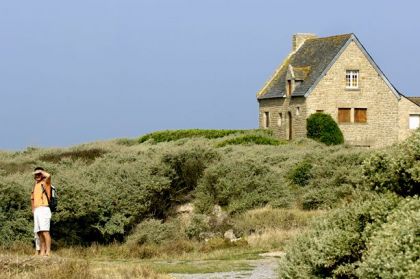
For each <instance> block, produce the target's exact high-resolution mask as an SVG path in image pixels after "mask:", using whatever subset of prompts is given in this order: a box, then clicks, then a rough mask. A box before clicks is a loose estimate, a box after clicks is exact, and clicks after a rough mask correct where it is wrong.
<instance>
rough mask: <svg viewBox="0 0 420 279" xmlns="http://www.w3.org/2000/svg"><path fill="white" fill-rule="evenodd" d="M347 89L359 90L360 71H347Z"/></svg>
mask: <svg viewBox="0 0 420 279" xmlns="http://www.w3.org/2000/svg"><path fill="white" fill-rule="evenodd" d="M346 88H347V89H358V88H359V70H347V71H346Z"/></svg>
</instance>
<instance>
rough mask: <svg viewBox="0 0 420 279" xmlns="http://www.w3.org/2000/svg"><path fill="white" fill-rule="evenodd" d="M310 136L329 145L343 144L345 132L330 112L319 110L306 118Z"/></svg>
mask: <svg viewBox="0 0 420 279" xmlns="http://www.w3.org/2000/svg"><path fill="white" fill-rule="evenodd" d="M306 130H307V136H308V138H311V139H314V140H316V141H319V142H322V143H325V144H327V145H334V144H342V143H343V142H344V137H343V133H342V132H341V130H340V127H338V125H337V123H336V122H335V121H334V119H333V118H332V117H331V115H329V114H325V113H322V112H317V113H314V114H312V115H311V116H309V117H308V119H306Z"/></svg>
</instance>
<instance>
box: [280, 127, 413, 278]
mask: <svg viewBox="0 0 420 279" xmlns="http://www.w3.org/2000/svg"><path fill="white" fill-rule="evenodd" d="M419 143H420V132H416V133H415V134H414V136H412V137H411V138H409V139H408V140H407V141H405V142H404V143H402V144H400V145H397V146H394V147H391V148H388V149H386V150H382V151H377V152H374V153H373V154H372V155H370V156H368V158H366V159H365V160H364V161H363V163H362V170H363V172H362V174H361V178H362V181H359V182H358V183H357V185H358V188H359V189H363V187H365V188H366V189H367V190H366V191H363V192H360V195H359V196H358V198H357V199H356V200H355V201H354V202H352V203H350V204H349V205H348V206H345V207H340V208H337V209H334V210H332V211H330V212H329V213H328V214H327V216H324V217H323V218H320V219H319V220H317V221H316V222H314V226H313V228H312V229H311V230H310V231H308V232H307V233H305V234H303V235H301V236H300V237H298V238H297V239H296V241H294V242H291V243H290V244H289V247H288V249H287V250H288V251H287V256H286V257H285V258H284V259H283V260H282V262H281V266H280V269H279V270H280V273H281V277H282V278H418V275H419V274H420V257H419V253H420V252H419V251H420V234H419V232H420V231H419V227H418V224H419V221H420V199H419V197H418V193H419V180H418V171H417V170H418V164H419V159H420V145H419ZM359 175H360V174H359ZM369 190H370V191H369ZM372 190H373V191H372Z"/></svg>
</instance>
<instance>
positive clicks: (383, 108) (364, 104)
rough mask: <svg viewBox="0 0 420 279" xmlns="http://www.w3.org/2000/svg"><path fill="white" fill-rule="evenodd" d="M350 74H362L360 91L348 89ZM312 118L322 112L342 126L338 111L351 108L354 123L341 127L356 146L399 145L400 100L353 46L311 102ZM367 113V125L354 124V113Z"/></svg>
mask: <svg viewBox="0 0 420 279" xmlns="http://www.w3.org/2000/svg"><path fill="white" fill-rule="evenodd" d="M346 70H359V88H358V89H356V90H355V89H346ZM306 103H307V112H308V115H310V114H312V113H314V112H316V111H317V110H322V111H324V112H325V113H328V114H330V115H331V116H332V117H333V119H335V120H336V121H337V122H338V109H339V108H350V109H351V114H350V115H351V121H350V123H341V124H340V123H339V126H340V129H341V130H342V132H343V134H344V138H345V141H346V142H347V143H349V144H352V145H360V146H372V147H381V146H386V145H390V144H392V143H394V142H397V141H398V138H399V133H400V131H399V128H398V127H399V125H398V117H399V109H398V98H397V97H396V96H395V95H394V94H393V92H392V91H391V89H390V88H389V87H388V85H387V84H386V83H385V81H384V80H383V79H382V77H381V76H380V75H379V74H378V72H377V71H376V70H375V68H374V67H373V66H372V65H371V64H370V62H369V60H368V59H367V58H366V57H365V55H364V54H363V52H362V51H361V50H360V49H359V47H358V46H357V45H356V43H354V42H351V43H350V44H349V45H348V47H347V48H346V49H345V50H344V52H343V53H342V54H341V55H340V57H339V58H338V59H337V61H336V62H335V63H334V65H333V66H332V67H331V68H330V69H329V71H328V72H327V74H326V75H325V76H324V78H323V79H322V80H321V81H320V82H319V83H318V85H317V87H316V88H315V89H314V90H313V91H312V93H311V94H310V95H309V96H308V98H307V101H306ZM355 108H365V109H367V122H366V123H355V122H354V109H355Z"/></svg>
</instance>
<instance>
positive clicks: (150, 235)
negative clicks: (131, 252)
mask: <svg viewBox="0 0 420 279" xmlns="http://www.w3.org/2000/svg"><path fill="white" fill-rule="evenodd" d="M179 237H182V235H181V228H180V224H178V223H176V222H167V223H162V221H161V220H156V219H148V220H145V221H143V222H141V223H140V224H138V225H137V226H136V228H135V229H134V231H133V233H132V234H130V236H129V237H128V239H127V244H128V245H130V246H132V245H143V244H161V243H162V242H164V241H168V240H175V239H177V238H179Z"/></svg>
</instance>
